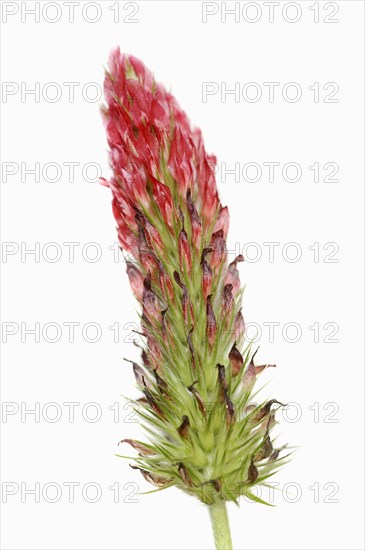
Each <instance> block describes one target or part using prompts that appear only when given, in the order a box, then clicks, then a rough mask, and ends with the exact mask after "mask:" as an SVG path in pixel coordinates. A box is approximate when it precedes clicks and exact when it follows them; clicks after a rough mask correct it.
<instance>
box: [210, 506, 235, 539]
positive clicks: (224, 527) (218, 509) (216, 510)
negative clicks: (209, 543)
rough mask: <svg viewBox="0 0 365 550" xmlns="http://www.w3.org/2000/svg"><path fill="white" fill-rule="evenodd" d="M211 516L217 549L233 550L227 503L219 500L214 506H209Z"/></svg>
mask: <svg viewBox="0 0 365 550" xmlns="http://www.w3.org/2000/svg"><path fill="white" fill-rule="evenodd" d="M209 514H210V520H211V522H212V528H213V534H214V542H215V547H216V549H217V550H232V540H231V533H230V530H229V522H228V515H227V509H226V503H225V502H223V500H217V501H216V502H215V503H214V504H211V505H209Z"/></svg>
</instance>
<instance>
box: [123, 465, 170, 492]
mask: <svg viewBox="0 0 365 550" xmlns="http://www.w3.org/2000/svg"><path fill="white" fill-rule="evenodd" d="M130 467H131V468H133V470H139V471H140V472H141V474H142V475H143V477H144V478H145V480H146V481H148V482H149V483H152V485H154V486H155V487H166V485H169V484H170V483H171V482H172V478H171V479H167V478H166V477H162V476H159V475H156V474H153V473H152V472H149V471H148V470H144V469H143V468H139V467H138V466H134V465H133V464H130Z"/></svg>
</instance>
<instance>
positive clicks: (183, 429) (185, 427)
mask: <svg viewBox="0 0 365 550" xmlns="http://www.w3.org/2000/svg"><path fill="white" fill-rule="evenodd" d="M189 428H190V422H189V418H188V417H187V416H186V415H184V416H183V417H182V423H181V424H180V426H179V427H178V429H177V431H178V434H179V436H180V437H182V438H184V439H186V438H187V437H188V435H189Z"/></svg>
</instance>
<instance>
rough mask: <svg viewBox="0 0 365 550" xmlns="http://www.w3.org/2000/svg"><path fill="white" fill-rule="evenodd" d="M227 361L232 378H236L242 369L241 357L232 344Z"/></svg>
mask: <svg viewBox="0 0 365 550" xmlns="http://www.w3.org/2000/svg"><path fill="white" fill-rule="evenodd" d="M228 359H229V362H230V365H231V372H232V376H237V374H239V373H240V371H241V369H242V367H243V357H242V355H241V353H240V352H239V350H238V349H237V347H236V344H235V343H234V344H233V346H232V349H231V351H230V352H229V355H228Z"/></svg>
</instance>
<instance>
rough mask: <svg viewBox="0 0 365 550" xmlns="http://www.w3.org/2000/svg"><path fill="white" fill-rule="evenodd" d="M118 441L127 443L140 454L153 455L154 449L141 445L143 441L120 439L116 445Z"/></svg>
mask: <svg viewBox="0 0 365 550" xmlns="http://www.w3.org/2000/svg"><path fill="white" fill-rule="evenodd" d="M120 443H128V444H129V445H131V446H132V447H133V449H136V451H138V452H139V453H140V454H141V455H144V456H149V455H155V454H156V453H155V451H154V450H153V449H150V448H149V447H146V445H143V443H140V442H139V441H136V440H135V439H122V440H121V441H119V443H118V445H119V444H120Z"/></svg>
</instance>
